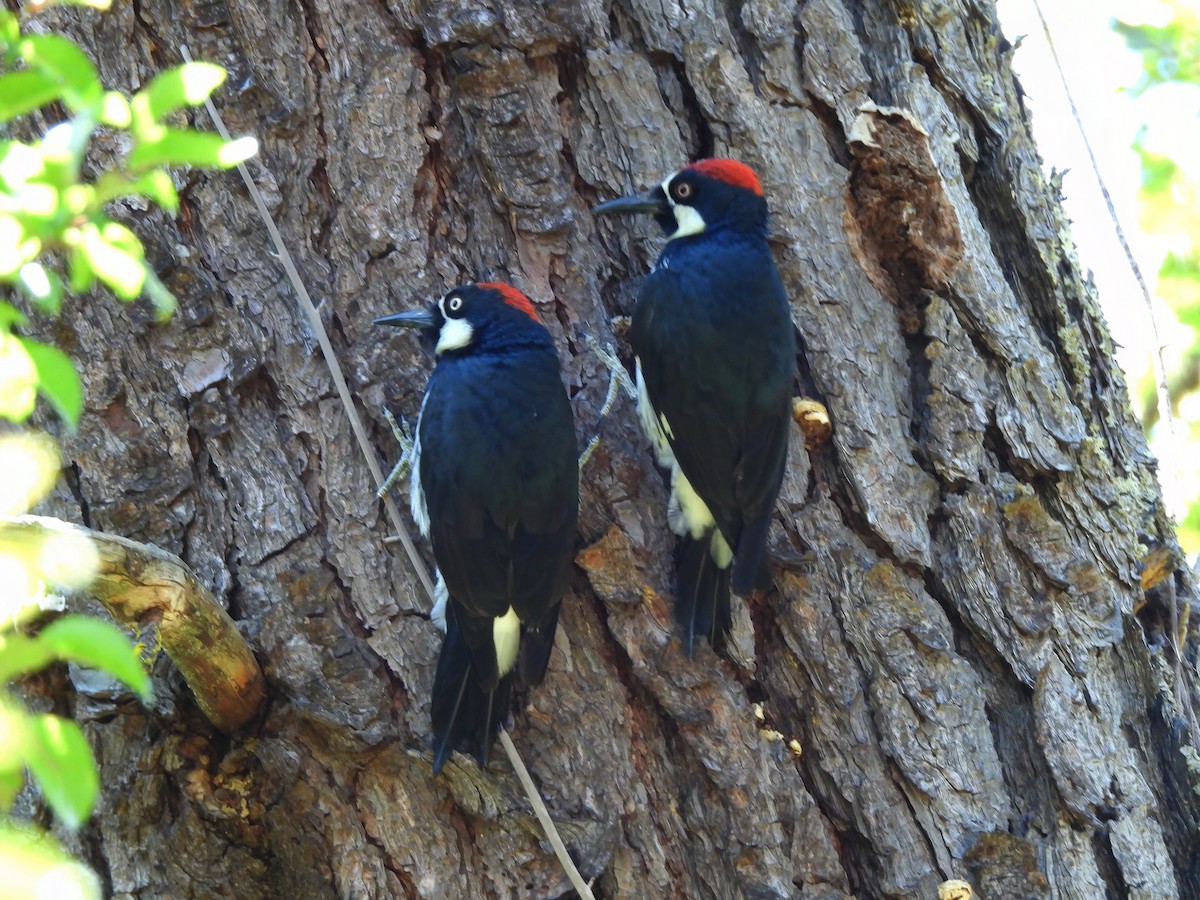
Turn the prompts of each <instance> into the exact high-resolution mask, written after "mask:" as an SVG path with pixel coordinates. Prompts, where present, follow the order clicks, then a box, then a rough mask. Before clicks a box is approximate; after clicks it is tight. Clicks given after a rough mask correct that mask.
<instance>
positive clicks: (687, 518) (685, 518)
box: [667, 464, 717, 559]
mask: <svg viewBox="0 0 1200 900" xmlns="http://www.w3.org/2000/svg"><path fill="white" fill-rule="evenodd" d="M667 522H669V523H670V525H671V530H672V531H673V532H675V533H676V534H677V535H679V536H680V537H684V536H685V535H690V536H691V537H692V538H693V539H695V540H699V539H700V538H702V537H703V536H704V533H705V532H706V531H708V530H709V529H710V528H715V527H716V524H717V522H716V520H715V519H714V518H713V514H712V511H711V510H710V509H709V508H708V504H706V503H705V502H704V501H703V500H701V499H700V495H699V494H697V493H696V490H695V488H693V487H692V483H691V482H690V481H688V480H687V477H686V476H685V475H684V474H683V472H681V471H680V469H679V465H678V464H676V465H674V466H672V467H671V500H670V502H669V503H668V504H667ZM713 558H714V559H715V558H716V557H715V556H714V557H713Z"/></svg>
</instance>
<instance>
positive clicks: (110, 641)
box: [37, 616, 152, 702]
mask: <svg viewBox="0 0 1200 900" xmlns="http://www.w3.org/2000/svg"><path fill="white" fill-rule="evenodd" d="M37 640H38V641H40V642H42V643H43V644H44V645H45V646H46V647H47V648H49V650H50V651H51V652H53V653H54V654H55V655H56V656H57V657H59V658H61V659H69V660H71V661H72V662H76V663H79V664H80V665H84V666H91V667H93V668H96V669H103V670H104V671H105V672H107V673H108V674H109V675H112V676H113V677H114V678H117V679H119V680H121V681H123V682H125V684H127V685H128V686H129V687H130V689H132V690H133V691H134V692H135V693H137V695H138V696H139V697H141V698H142V700H143V701H145V702H149V701H150V698H151V696H152V691H151V688H150V676H149V675H147V674H146V670H145V669H143V668H142V664H141V662H140V661H139V660H138V657H137V654H136V653H135V652H134V649H133V644H131V643H130V641H129V638H128V637H126V636H125V632H123V631H122V630H121V629H120V628H118V627H117V626H116V625H113V624H112V623H111V622H105V621H104V620H103V619H93V618H91V617H90V616H63V617H62V618H61V619H56V620H55V621H54V622H52V623H50V624H49V625H48V626H46V627H45V628H43V629H42V631H41V633H40V634H38V636H37Z"/></svg>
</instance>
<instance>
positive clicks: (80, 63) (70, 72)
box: [18, 34, 104, 112]
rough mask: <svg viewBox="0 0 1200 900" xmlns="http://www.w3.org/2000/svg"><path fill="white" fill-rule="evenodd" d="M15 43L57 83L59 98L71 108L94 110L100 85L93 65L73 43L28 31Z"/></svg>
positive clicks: (27, 59) (100, 95)
mask: <svg viewBox="0 0 1200 900" xmlns="http://www.w3.org/2000/svg"><path fill="white" fill-rule="evenodd" d="M18 46H19V52H20V54H21V57H22V58H23V59H24V60H25V62H26V63H28V64H29V66H30V67H31V68H33V69H36V70H38V71H41V72H44V73H45V74H46V75H48V76H50V78H51V79H53V80H54V81H56V82H57V83H58V85H59V87H60V88H61V91H62V99H63V101H64V102H66V104H67V105H68V106H70V107H71V108H72V109H73V110H74V111H75V112H84V111H91V110H98V108H99V107H100V105H101V104H102V103H103V99H104V88H103V87H101V85H100V77H99V75H98V74H97V73H96V67H95V66H94V65H92V61H91V60H90V59H88V58H87V55H86V54H84V52H83V51H82V50H80V49H79V48H78V47H77V46H76V45H75V44H73V43H72V42H71V41H69V40H67V39H66V38H64V37H60V36H59V35H57V34H32V35H28V36H27V37H25V38H22V39H21V42H20V44H19V45H18Z"/></svg>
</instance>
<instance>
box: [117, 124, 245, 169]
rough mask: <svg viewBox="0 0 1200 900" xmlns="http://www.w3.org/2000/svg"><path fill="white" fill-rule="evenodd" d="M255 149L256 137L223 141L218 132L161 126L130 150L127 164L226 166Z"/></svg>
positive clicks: (144, 166)
mask: <svg viewBox="0 0 1200 900" xmlns="http://www.w3.org/2000/svg"><path fill="white" fill-rule="evenodd" d="M257 152H258V141H256V140H254V138H241V139H239V140H236V141H225V140H223V139H222V138H221V136H220V135H216V134H209V133H208V132H204V131H193V130H191V129H187V128H163V129H162V130H161V132H160V133H159V134H158V135H157V136H156V137H154V138H152V139H150V140H140V141H138V142H137V145H136V146H135V147H134V148H133V152H131V153H130V154H129V168H131V169H135V170H136V169H148V168H150V167H152V166H203V167H206V168H219V169H228V168H230V167H231V166H236V165H237V164H238V163H239V162H242V161H243V160H246V159H249V158H250V157H251V156H253V155H254V154H255V153H257Z"/></svg>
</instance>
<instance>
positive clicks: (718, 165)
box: [688, 159, 763, 197]
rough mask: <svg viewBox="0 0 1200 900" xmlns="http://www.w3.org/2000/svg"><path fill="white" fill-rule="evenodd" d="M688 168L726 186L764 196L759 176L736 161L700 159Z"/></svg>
mask: <svg viewBox="0 0 1200 900" xmlns="http://www.w3.org/2000/svg"><path fill="white" fill-rule="evenodd" d="M688 168H689V169H691V170H692V171H693V172H699V173H700V174H701V175H707V176H708V177H709V178H715V179H717V180H718V181H724V182H725V183H726V184H732V185H735V186H737V187H740V188H745V189H746V190H748V191H750V192H751V193H754V194H757V195H758V196H760V197H761V196H762V195H763V189H762V185H761V184H759V183H758V176H757V175H755V174H754V170H753V169H751V168H750V167H749V166H748V165H746V164H745V163H740V162H738V161H737V160H736V159H700V160H697V161H696V162H694V163H692V164H691V165H690V166H688Z"/></svg>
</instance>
